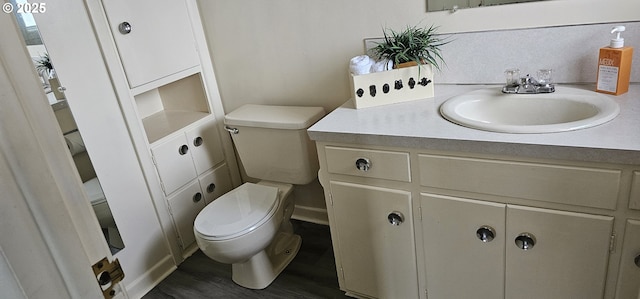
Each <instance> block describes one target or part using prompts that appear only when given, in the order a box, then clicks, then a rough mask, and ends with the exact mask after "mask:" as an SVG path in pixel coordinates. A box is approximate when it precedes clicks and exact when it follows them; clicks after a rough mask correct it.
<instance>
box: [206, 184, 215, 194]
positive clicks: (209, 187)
mask: <svg viewBox="0 0 640 299" xmlns="http://www.w3.org/2000/svg"><path fill="white" fill-rule="evenodd" d="M213 191H216V184H214V183H211V184H209V186H207V193H213Z"/></svg>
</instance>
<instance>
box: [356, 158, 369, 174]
mask: <svg viewBox="0 0 640 299" xmlns="http://www.w3.org/2000/svg"><path fill="white" fill-rule="evenodd" d="M356 168H357V169H358V170H360V171H364V172H367V171H369V169H371V161H370V160H369V159H367V158H358V159H357V160H356Z"/></svg>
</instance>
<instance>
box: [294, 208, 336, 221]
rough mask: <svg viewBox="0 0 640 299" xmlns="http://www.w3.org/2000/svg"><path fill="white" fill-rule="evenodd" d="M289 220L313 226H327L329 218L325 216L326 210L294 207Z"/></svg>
mask: <svg viewBox="0 0 640 299" xmlns="http://www.w3.org/2000/svg"><path fill="white" fill-rule="evenodd" d="M291 218H293V219H296V220H302V221H306V222H311V223H315V224H323V225H329V216H328V215H327V209H321V208H312V207H305V206H298V205H296V208H295V209H294V210H293V215H292V216H291Z"/></svg>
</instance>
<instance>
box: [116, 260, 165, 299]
mask: <svg viewBox="0 0 640 299" xmlns="http://www.w3.org/2000/svg"><path fill="white" fill-rule="evenodd" d="M176 268H177V267H176V265H175V263H174V262H173V257H172V256H171V255H167V256H166V257H165V258H164V259H162V261H160V262H159V263H157V264H156V265H155V266H153V267H152V268H151V269H149V271H147V272H145V273H144V274H143V275H141V276H140V277H138V278H137V279H136V280H134V281H133V282H131V283H130V284H128V285H127V286H126V289H127V294H128V295H129V298H130V299H136V298H142V296H144V295H145V294H147V293H148V292H149V291H151V289H153V288H154V287H155V286H156V285H158V284H159V283H160V282H161V281H162V280H163V279H165V278H166V277H167V276H169V274H171V273H173V271H175V270H176ZM125 275H126V274H125Z"/></svg>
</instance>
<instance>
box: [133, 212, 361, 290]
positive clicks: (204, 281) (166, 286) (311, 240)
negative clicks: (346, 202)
mask: <svg viewBox="0 0 640 299" xmlns="http://www.w3.org/2000/svg"><path fill="white" fill-rule="evenodd" d="M292 222H293V227H294V230H295V232H296V233H297V234H299V235H300V236H302V246H301V247H300V251H299V252H298V255H297V256H296V257H295V259H294V260H293V261H292V262H291V264H289V266H288V267H287V268H286V269H285V270H284V271H283V272H282V273H281V274H280V276H278V278H276V280H275V281H274V282H273V283H272V284H271V285H270V286H269V287H267V288H266V289H264V290H250V289H246V288H243V287H241V286H238V285H236V284H235V283H234V282H233V281H232V280H231V265H226V264H221V263H218V262H215V261H213V260H211V259H210V258H208V257H207V256H205V255H204V254H203V253H202V252H200V251H197V252H196V253H194V254H193V255H192V256H191V257H189V258H188V259H187V260H186V261H184V262H183V263H182V264H180V265H179V266H178V269H177V270H176V271H175V272H173V273H171V275H169V276H168V277H167V278H166V279H165V280H163V281H162V282H161V283H160V284H159V285H158V286H156V287H155V288H154V289H153V290H151V291H150V292H149V293H148V294H147V295H145V296H144V297H143V298H144V299H168V298H189V299H197V298H350V297H347V296H345V295H344V292H342V291H340V289H339V288H338V278H337V276H336V266H335V262H334V257H333V249H332V247H331V236H330V233H329V227H328V226H324V225H318V224H313V223H308V222H303V221H296V220H292Z"/></svg>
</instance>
